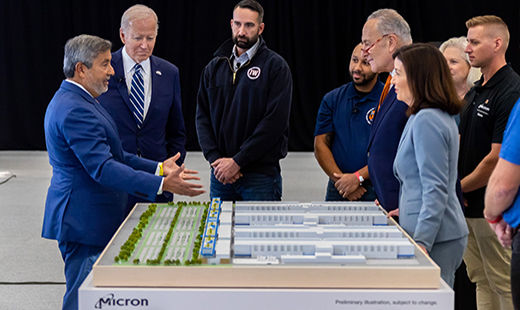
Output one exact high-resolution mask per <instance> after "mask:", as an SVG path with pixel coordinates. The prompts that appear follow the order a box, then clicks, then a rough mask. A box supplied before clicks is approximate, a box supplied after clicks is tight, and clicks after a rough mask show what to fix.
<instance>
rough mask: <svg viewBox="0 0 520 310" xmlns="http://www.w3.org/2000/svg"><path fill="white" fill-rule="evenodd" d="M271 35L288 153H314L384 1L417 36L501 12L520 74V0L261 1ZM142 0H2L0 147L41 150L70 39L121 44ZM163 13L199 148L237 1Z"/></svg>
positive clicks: (160, 44) (183, 5) (161, 51)
mask: <svg viewBox="0 0 520 310" xmlns="http://www.w3.org/2000/svg"><path fill="white" fill-rule="evenodd" d="M260 2H261V4H262V5H263V6H264V9H265V18H264V22H265V24H266V27H265V32H264V35H263V36H264V38H265V40H266V42H267V44H268V46H269V47H270V48H272V49H273V50H275V51H276V52H278V53H279V54H281V55H282V56H283V57H284V58H285V59H286V60H287V62H288V64H289V66H290V68H291V70H292V74H293V79H294V94H293V103H292V111H291V122H290V138H289V148H290V150H291V151H311V150H312V146H313V131H314V124H315V117H316V113H317V110H318V107H319V104H320V101H321V98H322V96H323V95H324V94H325V93H326V92H328V91H330V90H332V89H333V88H335V87H338V86H339V85H341V84H343V83H345V82H346V81H347V78H348V74H347V63H348V59H349V57H350V53H351V50H352V48H353V47H354V45H355V44H356V43H358V42H359V41H360V38H361V29H362V26H363V23H364V21H365V19H366V17H367V16H368V15H369V14H370V13H371V12H372V11H374V10H376V9H379V8H384V7H389V8H394V9H396V10H397V11H398V12H400V13H401V14H402V15H403V16H404V18H405V19H406V20H407V21H408V23H409V24H410V26H411V28H412V36H413V38H414V41H416V42H429V41H444V40H446V39H447V38H450V37H453V36H461V35H465V34H466V28H465V26H464V22H465V21H466V20H467V19H468V18H470V17H472V16H476V15H484V14H496V15H498V16H500V17H502V18H503V19H504V20H505V21H506V23H507V24H508V25H509V29H510V32H511V43H510V46H509V51H508V55H507V56H508V61H510V62H511V63H512V65H513V67H514V68H515V69H516V71H517V72H520V67H519V65H518V63H519V62H520V59H519V57H520V54H519V51H520V46H519V39H518V36H519V35H520V32H519V17H520V2H519V1H489V0H486V1H484V0H473V1H466V0H461V1H453V0H452V1H414V0H410V1H404V0H401V1H398V0H395V1H367V0H359V1H333V0H321V1H319V0H314V1H304V0H261V1H260ZM134 3H137V2H135V1H123V0H103V1H100V0H89V1H49V0H31V1H28V0H22V1H20V0H0V23H1V25H0V38H2V39H1V41H0V42H1V43H0V150H44V149H45V141H44V133H43V117H44V114H45V109H46V107H47V104H48V102H49V101H50V99H51V98H52V95H53V94H54V92H55V91H56V90H57V88H58V86H59V84H60V83H61V80H62V79H63V73H62V69H61V67H62V61H63V46H64V44H65V42H66V40H67V39H69V38H71V37H73V36H75V35H78V34H82V33H87V34H94V35H98V36H100V37H103V38H106V39H109V40H111V41H112V42H113V44H114V46H113V49H114V50H116V49H118V48H119V47H121V45H122V44H121V41H120V39H119V32H118V29H119V22H120V17H121V14H122V13H123V12H124V10H125V9H127V8H128V7H129V6H130V5H132V4H134ZM141 3H144V4H146V5H148V6H150V7H152V8H153V9H154V10H155V11H156V12H157V14H158V16H159V20H160V29H159V36H158V39H157V44H156V46H155V51H154V54H155V55H157V56H160V57H162V58H165V59H167V60H169V61H170V62H172V63H174V64H176V65H177V66H178V67H179V70H180V74H181V88H182V99H183V113H184V118H185V121H186V129H187V135H188V140H187V149H188V150H198V149H199V146H198V142H197V137H196V131H195V106H196V99H195V98H196V92H197V89H198V83H199V75H200V72H201V70H202V68H203V67H204V66H205V64H206V63H207V62H208V61H209V60H210V59H211V57H212V54H213V52H214V50H215V49H216V48H217V47H218V46H219V45H220V43H221V42H222V41H224V40H225V39H227V38H228V37H229V36H230V35H231V32H230V26H229V20H230V18H231V13H232V8H233V6H234V4H235V3H236V1H229V0H225V1H223V0H219V1H210V0H206V1H205V0H191V1H179V0H177V1H158V0H157V1H142V2H141Z"/></svg>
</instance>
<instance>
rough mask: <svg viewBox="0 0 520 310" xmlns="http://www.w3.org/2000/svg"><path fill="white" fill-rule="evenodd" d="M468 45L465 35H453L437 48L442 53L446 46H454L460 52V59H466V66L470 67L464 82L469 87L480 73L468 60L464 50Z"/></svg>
mask: <svg viewBox="0 0 520 310" xmlns="http://www.w3.org/2000/svg"><path fill="white" fill-rule="evenodd" d="M467 45H468V39H467V38H466V37H465V36H462V37H458V38H457V37H453V38H450V39H448V40H446V41H444V42H443V43H442V44H441V46H440V47H439V50H440V51H441V53H444V51H445V50H446V49H447V48H448V47H452V48H456V49H457V50H458V51H459V52H460V56H461V58H462V59H464V60H465V61H466V63H467V64H468V66H469V67H470V69H469V72H468V76H467V78H466V83H467V84H468V86H469V87H472V86H473V84H474V83H475V82H476V81H478V80H479V79H480V76H481V75H482V73H481V72H480V69H478V68H475V67H472V66H471V63H470V62H469V56H468V54H466V52H464V50H466V46H467Z"/></svg>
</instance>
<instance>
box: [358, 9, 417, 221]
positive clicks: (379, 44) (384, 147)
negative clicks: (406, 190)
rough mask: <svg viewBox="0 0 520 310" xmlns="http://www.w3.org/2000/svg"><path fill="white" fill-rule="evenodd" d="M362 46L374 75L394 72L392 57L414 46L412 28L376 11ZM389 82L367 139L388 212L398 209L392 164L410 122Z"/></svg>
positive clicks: (394, 15) (394, 14)
mask: <svg viewBox="0 0 520 310" xmlns="http://www.w3.org/2000/svg"><path fill="white" fill-rule="evenodd" d="M361 43H362V44H363V49H362V50H363V55H364V56H365V57H366V59H367V61H368V63H370V67H371V68H372V71H373V72H378V73H379V72H392V70H394V60H393V58H392V54H393V53H394V52H395V51H396V50H397V49H399V48H400V47H401V46H403V45H407V44H411V43H412V36H411V34H410V26H408V23H407V22H406V20H404V18H403V17H402V16H401V15H399V13H397V12H396V11H395V10H393V9H380V10H377V11H375V12H373V13H372V14H370V16H368V18H367V21H366V22H365V25H364V26H363V33H362V41H361ZM390 80H391V76H390V75H389V76H388V79H387V81H386V84H385V87H384V89H383V93H382V94H381V99H380V100H379V105H378V107H377V109H376V115H375V118H374V122H373V123H372V127H371V130H370V136H369V138H368V173H369V176H370V179H371V180H372V184H373V186H374V190H375V192H376V196H377V199H378V200H379V203H380V204H381V205H382V206H383V208H385V209H386V210H387V211H391V210H394V209H397V207H398V203H399V181H398V180H397V179H396V178H395V176H394V173H393V164H394V159H395V154H396V152H397V146H398V145H399V139H400V138H401V133H402V132H403V129H404V126H405V125H406V121H407V119H408V118H407V117H406V110H407V109H408V106H407V105H406V103H404V102H402V101H399V100H397V97H396V94H395V90H394V88H393V87H391V84H390ZM354 185H355V186H359V183H357V184H354Z"/></svg>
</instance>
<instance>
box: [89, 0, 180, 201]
mask: <svg viewBox="0 0 520 310" xmlns="http://www.w3.org/2000/svg"><path fill="white" fill-rule="evenodd" d="M157 30H158V18H157V15H156V14H155V12H154V11H153V10H152V9H151V8H149V7H147V6H144V5H141V4H137V5H134V6H132V7H130V8H129V9H127V10H126V11H125V12H124V13H123V16H122V18H121V28H120V29H119V34H120V37H121V41H122V42H123V43H124V47H123V48H121V49H119V50H118V51H116V52H114V53H113V54H112V62H111V64H112V67H113V68H114V70H115V74H114V76H113V77H112V78H111V79H110V83H109V87H108V91H107V92H106V93H105V94H103V95H102V96H100V97H99V102H100V103H101V105H102V106H103V107H104V108H105V109H106V110H107V111H108V112H109V113H110V115H111V116H112V118H113V119H114V121H115V122H116V125H117V129H118V131H119V135H120V137H121V141H122V142H123V149H124V150H125V151H127V152H130V153H132V154H136V155H137V156H141V157H144V158H147V159H151V160H156V161H163V160H165V159H166V158H168V157H171V156H173V155H174V154H176V153H177V152H180V153H181V157H180V159H179V160H178V161H177V164H179V165H180V164H181V163H182V162H183V160H184V157H185V155H186V150H185V148H184V147H185V142H186V136H185V129H184V118H183V115H182V106H181V90H180V82H179V70H178V69H177V67H176V66H174V65H173V64H171V63H169V62H168V61H166V60H164V59H161V58H159V57H156V56H153V55H152V52H153V48H154V45H155V40H156V38H157ZM137 67H139V69H137ZM136 73H137V74H140V77H141V80H138V81H137V82H138V84H140V83H141V82H142V85H135V86H134V84H132V83H133V82H134V80H135V79H136V77H135V75H136ZM172 198H173V196H172V195H171V194H170V193H165V194H163V195H159V196H157V198H155V201H158V202H165V201H171V200H172ZM140 201H143V197H139V196H134V195H131V196H129V200H128V208H129V209H128V210H130V208H132V207H133V205H134V204H135V203H136V202H140Z"/></svg>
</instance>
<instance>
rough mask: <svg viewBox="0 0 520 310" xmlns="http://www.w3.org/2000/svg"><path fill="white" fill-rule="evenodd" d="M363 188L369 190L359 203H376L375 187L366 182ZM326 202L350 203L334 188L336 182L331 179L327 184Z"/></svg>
mask: <svg viewBox="0 0 520 310" xmlns="http://www.w3.org/2000/svg"><path fill="white" fill-rule="evenodd" d="M363 187H364V188H365V189H366V190H367V191H366V193H364V194H363V196H361V198H359V200H358V201H374V200H376V198H377V197H376V192H375V191H374V187H373V186H372V184H370V182H368V181H366V182H365V183H363ZM325 200H326V201H349V200H348V199H347V198H343V197H342V196H341V195H340V194H339V192H338V190H337V189H336V187H335V186H334V182H332V180H331V179H329V183H328V184H327V193H326V194H325Z"/></svg>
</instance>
